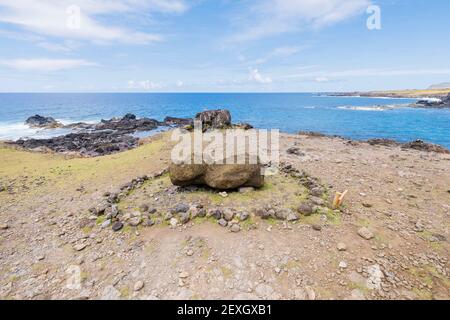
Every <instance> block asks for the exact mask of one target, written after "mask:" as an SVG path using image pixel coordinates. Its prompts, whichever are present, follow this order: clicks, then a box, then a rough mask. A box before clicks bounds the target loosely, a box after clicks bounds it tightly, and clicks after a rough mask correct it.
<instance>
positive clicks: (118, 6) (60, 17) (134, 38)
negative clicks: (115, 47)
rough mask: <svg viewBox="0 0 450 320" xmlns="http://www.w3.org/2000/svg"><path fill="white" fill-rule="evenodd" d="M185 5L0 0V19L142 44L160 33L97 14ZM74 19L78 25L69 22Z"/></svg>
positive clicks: (162, 0) (48, 31)
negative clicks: (110, 21) (111, 21)
mask: <svg viewBox="0 0 450 320" xmlns="http://www.w3.org/2000/svg"><path fill="white" fill-rule="evenodd" d="M77 8H79V11H78V10H77ZM74 9H75V10H74ZM186 9H187V5H186V3H185V1H184V0H58V1H55V0H14V1H11V0H0V22H3V23H9V24H13V25H16V26H18V27H20V28H22V29H25V30H27V31H29V32H31V33H34V34H40V35H45V36H52V37H59V38H64V39H78V40H80V39H81V40H89V41H93V42H111V41H118V42H124V43H135V44H145V43H149V42H152V41H160V40H161V36H160V35H157V34H152V33H147V32H141V31H138V30H133V29H130V28H127V27H122V26H114V25H108V24H105V23H102V22H101V19H100V18H101V17H102V16H103V17H104V16H107V15H110V14H121V15H122V17H123V16H126V15H127V14H134V15H136V14H142V15H144V14H148V13H152V12H164V13H181V12H183V11H185V10H186ZM78 13H79V15H78ZM78 17H79V19H78ZM78 21H79V25H78V24H73V22H75V23H77V22H78ZM103 21H105V20H103ZM73 26H75V27H73Z"/></svg>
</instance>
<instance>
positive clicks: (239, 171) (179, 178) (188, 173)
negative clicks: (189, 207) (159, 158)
mask: <svg viewBox="0 0 450 320" xmlns="http://www.w3.org/2000/svg"><path fill="white" fill-rule="evenodd" d="M224 163H226V159H225V160H224ZM262 169H263V168H262V165H261V164H260V162H259V161H258V163H257V164H249V163H248V157H247V161H246V163H245V164H207V163H203V164H186V163H182V164H175V163H171V165H170V168H169V173H170V179H171V181H172V183H173V184H174V185H177V186H182V187H185V186H189V185H207V186H209V187H211V188H214V189H219V190H229V189H236V188H239V187H255V188H259V187H262V186H263V185H264V175H263V174H262Z"/></svg>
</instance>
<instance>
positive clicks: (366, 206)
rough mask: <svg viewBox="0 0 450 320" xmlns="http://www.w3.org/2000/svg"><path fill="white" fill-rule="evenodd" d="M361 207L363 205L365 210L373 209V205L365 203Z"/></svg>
mask: <svg viewBox="0 0 450 320" xmlns="http://www.w3.org/2000/svg"><path fill="white" fill-rule="evenodd" d="M362 205H363V206H364V207H365V208H372V207H373V204H371V203H367V202H363V204H362Z"/></svg>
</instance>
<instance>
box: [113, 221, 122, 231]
mask: <svg viewBox="0 0 450 320" xmlns="http://www.w3.org/2000/svg"><path fill="white" fill-rule="evenodd" d="M122 228H123V223H122V222H120V221H117V222H115V223H114V224H113V225H112V229H113V231H115V232H117V231H120V230H122Z"/></svg>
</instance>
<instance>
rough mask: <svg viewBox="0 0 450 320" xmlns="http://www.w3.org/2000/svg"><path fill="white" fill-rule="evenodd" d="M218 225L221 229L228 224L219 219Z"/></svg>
mask: <svg viewBox="0 0 450 320" xmlns="http://www.w3.org/2000/svg"><path fill="white" fill-rule="evenodd" d="M218 224H219V226H221V227H226V226H227V224H228V222H227V220H225V219H220V220H219V221H218Z"/></svg>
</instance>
